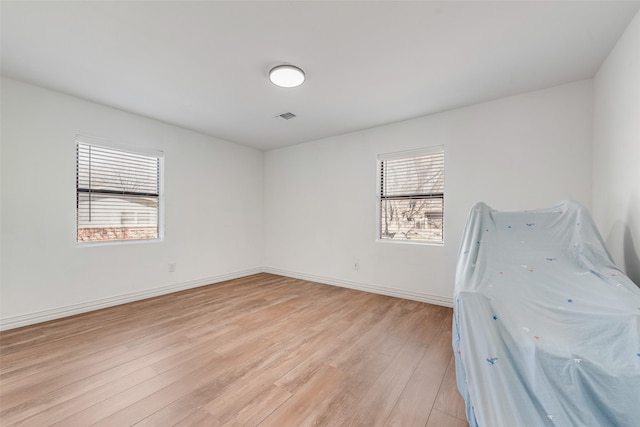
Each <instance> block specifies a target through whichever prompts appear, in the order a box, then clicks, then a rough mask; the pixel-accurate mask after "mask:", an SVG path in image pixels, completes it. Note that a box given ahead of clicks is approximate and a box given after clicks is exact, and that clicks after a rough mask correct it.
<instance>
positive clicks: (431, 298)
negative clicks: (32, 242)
mask: <svg viewBox="0 0 640 427" xmlns="http://www.w3.org/2000/svg"><path fill="white" fill-rule="evenodd" d="M262 272H264V273H271V274H277V275H279V276H286V277H293V278H295V279H301V280H308V281H311V282H318V283H323V284H327V285H333V286H340V287H343V288H349V289H356V290H359V291H365V292H371V293H374V294H381V295H388V296H391V297H397V298H405V299H410V300H413V301H421V302H426V303H429V304H435V305H442V306H445V307H453V298H448V297H442V296H438V295H430V294H425V293H423V292H416V291H409V290H404V289H396V288H387V287H385V286H377V285H368V284H365V283H360V282H353V281H350V280H343V279H334V278H331V277H324V276H316V275H314V274H306V273H299V272H295V271H289V270H281V269H278V268H264V269H263V268H252V269H248V270H242V271H236V272H232V273H227V274H222V275H219V276H214V277H205V278H203V279H198V280H192V281H188V282H182V283H177V284H173V285H167V286H161V287H159V288H153V289H148V290H144V291H138V292H131V293H128V294H123V295H117V296H114V297H109V298H102V299H98V300H94V301H88V302H84V303H81V304H73V305H68V306H64V307H58V308H54V309H50V310H43V311H39V312H35V313H29V314H23V315H20V316H14V317H7V318H3V319H0V331H4V330H8V329H14V328H19V327H21V326H27V325H33V324H35V323H41V322H46V321H49V320H54V319H60V318H62V317H68V316H73V315H75V314H80V313H86V312H88V311H93V310H99V309H101V308H107V307H113V306H115V305H120V304H126V303H129V302H133V301H138V300H142V299H146V298H152V297H156V296H159V295H166V294H170V293H173V292H178V291H183V290H186V289H191V288H197V287H199V286H206V285H210V284H213V283H219V282H224V281H226V280H232V279H237V278H240V277H245V276H250V275H252V274H258V273H262Z"/></svg>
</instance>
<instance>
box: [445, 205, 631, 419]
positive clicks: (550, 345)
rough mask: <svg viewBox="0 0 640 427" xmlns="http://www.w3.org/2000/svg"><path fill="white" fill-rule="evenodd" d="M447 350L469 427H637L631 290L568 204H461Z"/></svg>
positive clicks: (585, 219) (577, 208)
mask: <svg viewBox="0 0 640 427" xmlns="http://www.w3.org/2000/svg"><path fill="white" fill-rule="evenodd" d="M453 347H454V352H455V358H456V374H457V382H458V389H459V390H460V392H461V394H462V396H463V397H464V399H465V401H466V410H467V418H468V420H469V424H470V425H471V426H482V427H501V426H505V427H511V426H598V427H601V426H640V288H638V286H636V285H635V284H634V283H633V282H632V281H631V280H630V279H629V278H628V277H627V276H625V275H624V273H623V272H622V271H621V270H619V269H618V268H617V267H616V266H615V265H614V263H613V261H612V260H611V257H610V256H609V254H608V253H607V251H606V249H605V246H604V244H603V242H602V238H601V237H600V235H599V233H598V231H597V229H596V227H595V225H594V223H593V221H592V219H591V217H590V216H589V214H588V212H587V211H586V209H585V208H583V207H582V206H581V205H580V204H578V203H576V202H563V203H562V204H560V205H559V206H556V207H553V208H549V209H539V210H533V211H524V212H508V211H495V210H493V209H491V208H490V207H489V206H487V205H486V204H484V203H478V204H476V205H475V206H474V207H473V209H472V211H471V213H470V216H469V219H468V222H467V227H466V230H465V234H464V237H463V241H462V244H461V248H460V254H459V257H458V264H457V270H456V285H455V295H454V320H453Z"/></svg>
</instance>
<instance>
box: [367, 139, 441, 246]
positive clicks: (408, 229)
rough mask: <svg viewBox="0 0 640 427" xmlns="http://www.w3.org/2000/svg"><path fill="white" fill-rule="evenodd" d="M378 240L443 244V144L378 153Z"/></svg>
mask: <svg viewBox="0 0 640 427" xmlns="http://www.w3.org/2000/svg"><path fill="white" fill-rule="evenodd" d="M378 167H379V173H380V175H379V179H380V181H379V182H380V188H379V197H378V206H379V229H378V237H379V238H380V239H381V240H390V241H411V242H430V243H443V242H444V240H443V219H444V147H442V146H438V147H433V148H429V149H424V150H414V151H408V152H402V153H393V154H384V155H380V156H378Z"/></svg>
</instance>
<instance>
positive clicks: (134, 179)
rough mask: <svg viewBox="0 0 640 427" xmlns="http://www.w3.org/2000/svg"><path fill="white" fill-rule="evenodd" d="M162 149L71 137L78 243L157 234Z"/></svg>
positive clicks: (158, 229) (119, 239)
mask: <svg viewBox="0 0 640 427" xmlns="http://www.w3.org/2000/svg"><path fill="white" fill-rule="evenodd" d="M161 161H162V153H160V152H155V153H153V154H142V153H138V152H133V151H128V150H123V149H116V148H110V147H106V146H100V145H95V144H93V143H87V142H84V141H77V142H76V215H77V241H78V242H104V241H127V240H151V239H158V238H159V237H160V234H161V233H160V166H161Z"/></svg>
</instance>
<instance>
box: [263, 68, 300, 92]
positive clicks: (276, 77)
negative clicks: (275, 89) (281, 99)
mask: <svg viewBox="0 0 640 427" xmlns="http://www.w3.org/2000/svg"><path fill="white" fill-rule="evenodd" d="M269 80H271V83H273V84H274V85H276V86H280V87H297V86H300V85H301V84H302V83H303V82H304V71H302V70H301V69H300V68H298V67H295V66H293V65H278V66H277V67H273V68H272V69H271V71H269Z"/></svg>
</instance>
